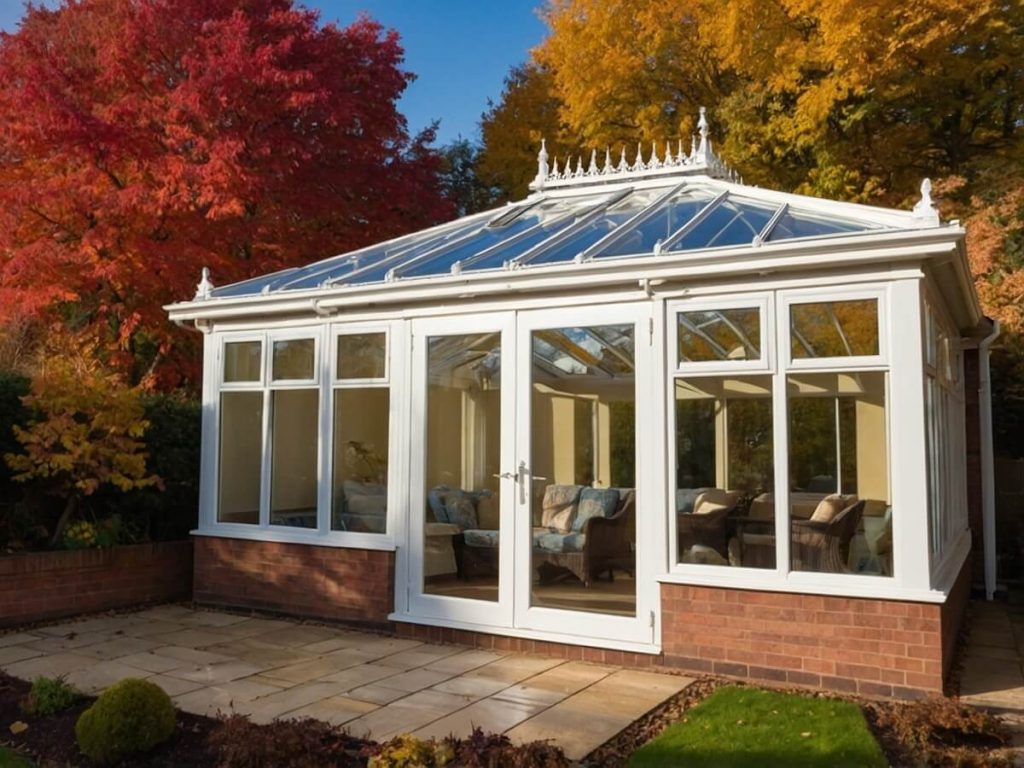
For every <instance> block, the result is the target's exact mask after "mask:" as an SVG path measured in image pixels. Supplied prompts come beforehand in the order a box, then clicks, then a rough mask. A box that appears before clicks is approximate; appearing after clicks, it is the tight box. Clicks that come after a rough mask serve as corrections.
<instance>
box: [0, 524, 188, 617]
mask: <svg viewBox="0 0 1024 768" xmlns="http://www.w3.org/2000/svg"><path fill="white" fill-rule="evenodd" d="M191 594H192V542H191V541H169V542H161V543H157V544H133V545H129V546H123V547H112V548H110V549H81V550H75V551H71V552H68V551H60V552H30V553H27V554H23V555H10V556H5V557H0V627H11V626H16V625H19V624H29V623H32V622H36V621H42V620H44V619H57V618H62V617H64V616H75V615H78V614H81V613H93V612H96V611H106V610H110V609H113V608H127V607H129V606H135V605H140V604H145V603H157V602H165V601H167V600H180V599H182V598H188V597H189V596H190V595H191Z"/></svg>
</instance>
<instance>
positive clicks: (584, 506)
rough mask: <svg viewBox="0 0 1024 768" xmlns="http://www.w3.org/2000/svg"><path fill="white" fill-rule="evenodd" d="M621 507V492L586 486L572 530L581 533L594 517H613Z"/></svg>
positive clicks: (581, 495)
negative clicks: (588, 521)
mask: <svg viewBox="0 0 1024 768" xmlns="http://www.w3.org/2000/svg"><path fill="white" fill-rule="evenodd" d="M618 507H619V492H618V491H616V490H615V489H613V488H584V489H583V491H582V492H581V493H580V503H579V506H578V507H577V508H576V516H575V517H574V518H573V521H572V530H573V531H575V532H577V533H579V532H580V531H582V530H583V526H585V525H586V524H587V520H589V519H590V518H592V517H611V516H612V515H614V514H615V510H616V509H618Z"/></svg>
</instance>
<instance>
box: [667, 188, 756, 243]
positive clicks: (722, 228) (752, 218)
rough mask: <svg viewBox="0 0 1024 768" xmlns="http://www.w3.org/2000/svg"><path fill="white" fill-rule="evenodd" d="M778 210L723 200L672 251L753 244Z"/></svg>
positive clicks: (732, 200)
mask: <svg viewBox="0 0 1024 768" xmlns="http://www.w3.org/2000/svg"><path fill="white" fill-rule="evenodd" d="M775 211H776V208H775V207H774V206H766V205H761V204H755V203H750V202H740V201H739V200H734V199H731V198H730V199H728V200H724V201H723V202H722V203H720V204H719V205H717V206H716V207H715V208H714V209H713V210H712V211H711V212H710V213H709V214H708V215H707V216H706V217H705V218H704V219H703V220H702V221H701V222H700V223H699V224H697V225H696V226H695V227H694V228H693V229H691V230H690V231H689V232H687V233H686V234H685V235H683V237H682V238H681V239H680V240H679V241H678V242H677V243H675V244H674V245H673V246H672V247H671V248H670V249H669V250H671V251H689V250H693V249H697V248H723V247H725V246H729V245H750V244H751V243H752V242H753V241H754V237H755V236H757V235H759V234H760V233H761V230H762V229H764V225H765V224H767V223H768V220H769V219H771V217H772V215H773V214H774V213H775Z"/></svg>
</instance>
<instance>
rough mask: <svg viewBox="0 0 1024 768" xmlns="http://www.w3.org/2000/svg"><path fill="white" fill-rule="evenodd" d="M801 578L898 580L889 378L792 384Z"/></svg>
mask: <svg viewBox="0 0 1024 768" xmlns="http://www.w3.org/2000/svg"><path fill="white" fill-rule="evenodd" d="M787 400H788V409H789V470H790V473H789V474H790V514H791V520H792V532H791V540H790V551H791V555H792V567H793V570H802V571H819V572H830V573H859V574H874V575H885V576H889V575H892V507H891V506H890V504H889V463H888V455H889V452H888V422H887V418H886V393H885V374H884V373H881V372H865V373H819V374H804V375H798V376H797V375H794V376H789V377H788V379H787Z"/></svg>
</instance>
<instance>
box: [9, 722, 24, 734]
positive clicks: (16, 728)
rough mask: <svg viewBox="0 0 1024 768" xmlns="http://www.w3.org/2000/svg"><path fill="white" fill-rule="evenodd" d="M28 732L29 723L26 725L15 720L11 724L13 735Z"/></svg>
mask: <svg viewBox="0 0 1024 768" xmlns="http://www.w3.org/2000/svg"><path fill="white" fill-rule="evenodd" d="M27 730H28V723H24V722H22V721H21V720H15V721H14V722H13V723H11V733H13V734H14V735H15V736H17V735H18V734H19V733H24V732H25V731H27Z"/></svg>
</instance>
